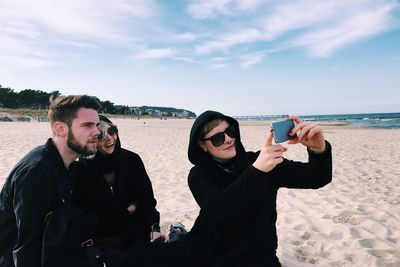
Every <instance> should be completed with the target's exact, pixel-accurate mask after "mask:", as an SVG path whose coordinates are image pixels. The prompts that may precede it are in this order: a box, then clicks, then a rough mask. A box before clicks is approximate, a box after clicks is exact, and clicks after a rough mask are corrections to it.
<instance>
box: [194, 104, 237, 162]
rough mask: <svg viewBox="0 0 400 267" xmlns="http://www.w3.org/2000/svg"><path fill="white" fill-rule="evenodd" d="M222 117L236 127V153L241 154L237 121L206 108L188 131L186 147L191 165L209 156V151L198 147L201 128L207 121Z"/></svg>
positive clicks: (203, 160)
mask: <svg viewBox="0 0 400 267" xmlns="http://www.w3.org/2000/svg"><path fill="white" fill-rule="evenodd" d="M217 119H223V120H226V121H227V122H228V123H229V124H230V125H234V126H235V128H236V129H237V137H236V141H235V144H236V153H237V154H239V153H240V154H242V153H241V152H244V148H243V145H242V142H241V141H240V131H239V123H238V121H237V120H235V119H234V118H232V117H228V116H226V115H224V114H222V113H219V112H217V111H212V110H208V111H205V112H203V113H202V114H200V115H199V116H198V117H197V119H196V120H195V121H194V123H193V126H192V129H191V131H190V139H189V149H188V157H189V160H190V162H191V163H192V164H193V165H201V164H202V163H204V162H205V161H206V160H207V159H209V158H210V156H209V153H207V152H204V150H203V149H201V148H200V146H199V144H198V141H199V139H200V134H201V130H202V129H203V127H204V126H205V125H206V124H207V123H209V122H210V121H213V120H217Z"/></svg>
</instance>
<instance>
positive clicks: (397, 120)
mask: <svg viewBox="0 0 400 267" xmlns="http://www.w3.org/2000/svg"><path fill="white" fill-rule="evenodd" d="M286 117H287V115H258V116H236V117H235V118H236V119H239V120H281V119H284V118H286ZM300 118H302V119H303V120H305V121H329V122H338V123H348V124H351V125H354V126H361V127H370V128H389V129H390V128H400V113H365V114H335V115H303V116H300Z"/></svg>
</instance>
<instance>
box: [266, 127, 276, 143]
mask: <svg viewBox="0 0 400 267" xmlns="http://www.w3.org/2000/svg"><path fill="white" fill-rule="evenodd" d="M273 138H274V134H273V132H272V128H269V131H268V133H267V139H266V140H265V144H264V145H265V146H271V145H272V139H273Z"/></svg>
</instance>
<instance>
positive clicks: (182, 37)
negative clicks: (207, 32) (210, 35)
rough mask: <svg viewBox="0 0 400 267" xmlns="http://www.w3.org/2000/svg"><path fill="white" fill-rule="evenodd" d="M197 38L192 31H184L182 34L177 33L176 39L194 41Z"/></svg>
mask: <svg viewBox="0 0 400 267" xmlns="http://www.w3.org/2000/svg"><path fill="white" fill-rule="evenodd" d="M197 38H198V36H197V35H196V34H194V33H192V32H185V33H182V34H178V35H177V37H176V39H177V40H180V41H194V40H196V39H197Z"/></svg>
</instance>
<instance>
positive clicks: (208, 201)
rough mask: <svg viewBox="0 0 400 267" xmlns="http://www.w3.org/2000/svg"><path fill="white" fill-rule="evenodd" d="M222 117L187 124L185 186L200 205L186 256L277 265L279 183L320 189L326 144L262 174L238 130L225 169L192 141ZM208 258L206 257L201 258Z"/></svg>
mask: <svg viewBox="0 0 400 267" xmlns="http://www.w3.org/2000/svg"><path fill="white" fill-rule="evenodd" d="M218 118H223V119H225V120H227V121H228V122H229V123H230V124H233V125H235V126H236V127H237V129H238V122H237V121H236V120H234V119H233V118H230V117H226V116H224V115H222V114H220V113H217V112H213V111H208V112H205V113H203V114H202V115H201V116H200V117H199V118H198V119H196V122H195V124H194V125H193V127H192V131H191V136H190V144H189V159H190V161H191V162H192V163H193V164H194V165H195V166H194V167H193V168H192V169H191V171H190V173H189V176H188V183H189V187H190V190H191V192H192V194H193V196H194V198H195V200H196V202H197V203H198V205H199V206H200V208H201V210H200V214H199V216H198V217H197V219H196V221H195V223H194V225H193V228H192V230H191V232H190V234H189V236H190V238H188V240H189V243H190V246H188V248H189V249H188V252H189V257H190V258H191V259H192V261H194V262H197V263H199V262H201V261H203V264H200V265H203V266H245V265H246V266H248V265H254V266H279V265H280V264H279V260H278V258H277V257H276V249H277V235H276V226H275V223H276V218H277V212H276V196H277V191H278V189H279V188H280V187H287V188H320V187H323V186H324V185H326V184H328V183H329V182H330V181H331V179H332V157H331V146H330V144H329V143H328V142H327V143H326V151H325V152H324V153H322V154H313V153H311V152H309V162H308V163H301V162H295V161H290V160H287V159H284V161H283V162H282V163H281V164H279V165H277V166H276V167H275V168H274V169H273V170H272V171H270V172H268V173H263V172H261V171H259V170H257V169H255V168H254V167H253V166H252V165H251V164H252V163H253V162H254V161H255V160H256V158H257V156H258V154H259V152H256V153H254V152H245V151H244V148H243V145H242V144H241V141H240V133H239V132H238V133H237V138H236V151H237V155H236V157H235V159H234V160H233V162H232V164H233V165H234V172H232V173H230V172H227V171H224V170H223V169H222V168H221V167H219V166H218V165H217V162H216V161H215V160H213V159H212V158H211V157H210V155H209V154H208V153H205V152H204V151H203V150H201V149H200V148H199V146H198V144H197V140H198V138H199V131H200V130H201V129H202V128H203V127H204V125H205V123H207V122H209V121H211V120H214V119H218ZM204 259H209V261H204Z"/></svg>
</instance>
